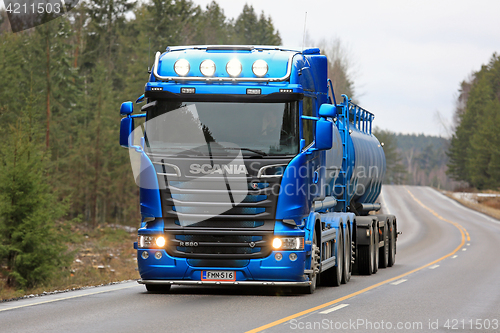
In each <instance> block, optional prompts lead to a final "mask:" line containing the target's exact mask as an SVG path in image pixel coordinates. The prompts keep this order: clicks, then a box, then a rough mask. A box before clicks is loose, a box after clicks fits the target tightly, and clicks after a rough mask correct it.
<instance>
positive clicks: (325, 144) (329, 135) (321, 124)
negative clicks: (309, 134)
mask: <svg viewBox="0 0 500 333" xmlns="http://www.w3.org/2000/svg"><path fill="white" fill-rule="evenodd" d="M314 141H315V142H316V143H315V146H314V148H316V149H317V150H328V149H332V146H333V123H332V122H331V121H328V120H326V119H323V118H321V119H319V120H318V121H316V139H315V140H314Z"/></svg>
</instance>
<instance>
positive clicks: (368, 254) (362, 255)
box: [356, 227, 375, 275]
mask: <svg viewBox="0 0 500 333" xmlns="http://www.w3.org/2000/svg"><path fill="white" fill-rule="evenodd" d="M370 233H371V236H370V245H358V249H357V253H356V254H357V257H356V261H357V262H358V271H359V274H361V275H371V274H372V273H373V266H374V265H373V260H374V255H373V252H375V251H374V244H373V228H372V227H370Z"/></svg>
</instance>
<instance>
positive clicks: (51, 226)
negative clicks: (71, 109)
mask: <svg viewBox="0 0 500 333" xmlns="http://www.w3.org/2000/svg"><path fill="white" fill-rule="evenodd" d="M30 104H31V102H29V104H28V107H29V106H30ZM33 122H34V119H33V117H32V115H31V113H30V112H29V113H28V115H27V116H24V117H20V118H19V119H18V120H17V122H16V123H15V125H11V126H10V130H9V132H10V133H9V134H10V135H9V136H8V139H7V142H6V143H5V144H4V145H2V146H1V147H0V262H1V263H2V265H6V267H7V268H6V270H5V271H4V272H3V275H5V276H7V284H8V285H10V286H15V287H18V288H30V287H34V286H37V285H40V284H43V283H45V282H48V281H49V280H50V279H51V278H53V277H54V276H57V275H61V274H64V267H67V266H68V265H69V263H70V261H71V258H70V256H69V255H68V253H67V249H66V247H65V246H64V245H63V242H62V239H61V237H60V236H59V234H58V231H57V230H56V228H55V223H56V221H57V220H58V219H60V218H61V217H62V216H63V215H64V214H65V213H66V210H67V204H66V203H61V202H59V201H58V200H57V197H56V195H55V194H53V193H52V189H51V188H50V186H49V185H48V183H47V180H46V177H45V175H46V173H47V171H48V167H49V166H50V163H49V162H48V155H47V153H46V151H45V150H44V149H43V148H42V147H43V144H40V143H38V142H37V141H38V139H39V138H40V137H41V136H40V135H38V133H37V131H36V130H35V125H34V123H33Z"/></svg>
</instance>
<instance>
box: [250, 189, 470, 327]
mask: <svg viewBox="0 0 500 333" xmlns="http://www.w3.org/2000/svg"><path fill="white" fill-rule="evenodd" d="M406 191H408V193H409V194H410V196H411V197H412V198H413V200H415V201H416V202H417V203H418V204H419V205H420V206H422V207H424V208H425V209H427V210H428V211H430V212H431V213H432V214H433V215H434V216H436V217H437V218H438V219H440V220H442V221H445V222H447V223H450V224H452V225H453V226H455V227H456V228H457V229H458V230H459V231H460V234H461V235H462V241H461V242H460V245H459V246H457V248H456V249H455V250H453V251H452V252H450V253H448V254H447V255H445V256H443V257H441V258H439V259H436V260H434V261H432V262H430V263H428V264H426V265H424V266H421V267H419V268H415V269H414V270H411V271H409V272H406V273H403V274H401V275H398V276H395V277H393V278H390V279H388V280H385V281H382V282H379V283H376V284H374V285H371V286H369V287H366V288H364V289H361V290H358V291H356V292H354V293H352V294H349V295H346V296H344V297H340V298H337V299H335V300H333V301H330V302H327V303H324V304H321V305H318V306H315V307H313V308H310V309H307V310H304V311H301V312H298V313H296V314H293V315H290V316H288V317H285V318H282V319H279V320H276V321H273V322H272V323H269V324H266V325H263V326H260V327H257V328H254V329H253V330H250V331H247V332H246V333H257V332H262V331H264V330H266V329H268V328H271V327H274V326H277V325H280V324H283V323H286V322H287V321H290V320H292V319H295V318H298V317H302V316H304V315H306V314H309V313H311V312H315V311H318V310H321V309H324V308H326V307H328V306H331V305H334V304H337V303H340V302H342V301H345V300H346V299H349V298H352V297H354V296H358V295H360V294H363V293H365V292H367V291H370V290H373V289H375V288H378V287H380V286H383V285H384V284H387V283H391V282H394V281H396V280H399V279H401V278H404V277H406V276H408V275H410V274H413V273H415V272H418V271H420V270H422V269H424V268H427V267H429V266H432V265H435V264H436V263H438V262H440V261H442V260H444V259H446V258H448V257H451V256H452V255H454V254H455V253H457V252H458V250H460V249H461V248H462V246H464V244H465V233H466V232H467V230H465V228H464V227H462V226H461V225H460V224H458V223H456V222H453V221H450V220H447V219H445V218H444V217H442V216H440V215H439V214H438V213H436V212H435V211H433V210H432V209H430V208H428V207H427V206H425V205H424V204H423V203H422V202H421V201H420V200H418V199H417V198H415V196H414V195H413V194H412V193H411V192H410V190H408V189H406ZM467 237H468V239H467V240H468V241H470V238H469V236H467Z"/></svg>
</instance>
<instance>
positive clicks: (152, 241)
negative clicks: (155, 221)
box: [137, 235, 167, 249]
mask: <svg viewBox="0 0 500 333" xmlns="http://www.w3.org/2000/svg"><path fill="white" fill-rule="evenodd" d="M165 244H167V239H166V238H165V237H164V236H161V235H158V236H149V235H140V236H139V239H138V240H137V245H138V247H139V248H143V249H150V248H163V247H164V246H165Z"/></svg>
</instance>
